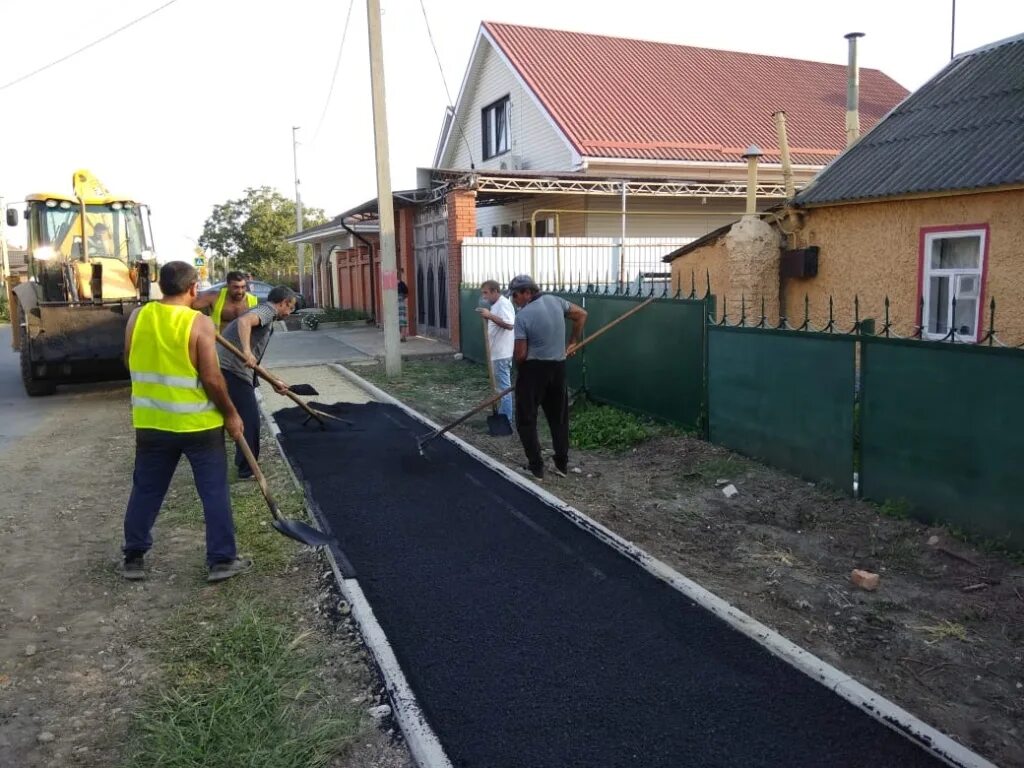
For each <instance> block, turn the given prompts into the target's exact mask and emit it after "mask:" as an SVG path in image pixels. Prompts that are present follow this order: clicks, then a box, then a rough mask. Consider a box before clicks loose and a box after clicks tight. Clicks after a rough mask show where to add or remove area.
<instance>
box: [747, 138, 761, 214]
mask: <svg viewBox="0 0 1024 768" xmlns="http://www.w3.org/2000/svg"><path fill="white" fill-rule="evenodd" d="M762 154H764V153H763V152H761V148H760V147H759V146H757V144H751V145H750V146H749V147H747V151H746V152H744V153H743V159H744V160H746V161H747V210H746V214H747V215H748V216H750V215H752V214H754V213H757V160H758V158H760V157H761V155H762Z"/></svg>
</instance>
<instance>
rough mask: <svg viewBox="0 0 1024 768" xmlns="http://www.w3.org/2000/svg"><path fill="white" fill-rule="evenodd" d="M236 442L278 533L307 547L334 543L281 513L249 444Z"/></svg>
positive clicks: (329, 537) (243, 440)
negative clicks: (258, 487) (247, 463)
mask: <svg viewBox="0 0 1024 768" xmlns="http://www.w3.org/2000/svg"><path fill="white" fill-rule="evenodd" d="M235 442H236V443H237V444H238V450H240V451H241V452H242V455H244V456H245V460H246V461H247V462H249V469H251V470H252V474H253V476H254V477H255V478H256V482H257V483H258V484H259V486H260V492H261V493H262V494H263V498H264V499H266V502H267V506H268V507H269V508H270V514H271V515H273V517H274V520H273V522H272V523H271V525H273V526H274V528H276V529H277V530H278V532H279V533H282V534H284V535H285V536H287V537H288V538H290V539H295V541H297V542H299V543H300V544H305V545H306V546H307V547H329V546H330V545H331V544H333V543H334V537H332V536H328V535H327V534H326V533H324V532H323V531H318V530H317V529H316V528H314V527H313V526H311V525H308V524H307V523H303V522H301V521H300V520H289V519H288V518H286V517H284V516H282V515H281V509H280V508H279V507H278V506H277V502H276V501H274V497H273V496H271V495H270V489H269V488H268V487H267V478H265V477H264V476H263V472H262V471H260V465H259V464H258V463H256V457H255V456H253V455H252V450H251V449H250V448H249V444H248V443H246V442H245V438H242V439H241V440H236V441H235Z"/></svg>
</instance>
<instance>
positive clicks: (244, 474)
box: [238, 467, 253, 480]
mask: <svg viewBox="0 0 1024 768" xmlns="http://www.w3.org/2000/svg"><path fill="white" fill-rule="evenodd" d="M252 478H253V474H252V470H251V469H249V468H248V467H239V468H238V479H239V480H252Z"/></svg>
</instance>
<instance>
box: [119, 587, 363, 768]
mask: <svg viewBox="0 0 1024 768" xmlns="http://www.w3.org/2000/svg"><path fill="white" fill-rule="evenodd" d="M225 586H227V585H225ZM252 589H253V587H252V586H251V585H250V586H246V585H245V584H244V582H243V583H240V584H239V585H231V586H230V587H229V589H225V590H223V591H222V592H221V593H220V594H222V595H223V598H222V599H220V600H215V601H206V602H201V601H193V603H192V604H190V605H188V606H186V607H185V608H183V609H181V610H179V611H178V613H177V614H175V615H174V616H173V617H171V618H170V619H168V621H167V622H166V624H165V625H164V627H163V628H162V630H161V631H160V633H159V635H158V638H157V640H156V644H157V650H158V652H159V656H160V658H161V659H162V660H163V669H162V674H161V678H162V683H161V684H160V685H158V686H155V687H153V688H152V689H151V690H150V691H149V692H148V694H147V695H146V697H145V701H144V704H143V706H142V709H141V711H139V712H138V714H137V715H136V717H135V719H134V721H133V737H132V740H131V743H130V747H129V749H128V750H127V756H126V759H125V761H124V764H125V765H126V766H132V768H150V767H152V768H235V767H236V766H261V768H316V767H317V766H324V765H327V764H328V762H329V761H330V760H331V759H332V757H334V756H335V755H336V754H337V753H338V752H339V751H340V750H342V749H343V748H344V747H345V746H346V745H347V744H349V743H350V742H352V741H353V740H354V739H355V738H356V737H357V736H358V735H359V733H360V731H361V728H362V723H361V718H362V715H361V712H360V710H359V709H357V708H355V707H354V706H353V705H350V704H347V703H345V704H342V703H341V702H338V701H335V700H332V699H330V698H329V693H330V692H329V691H328V690H325V686H324V684H323V683H322V682H321V681H319V679H318V678H317V676H316V670H317V666H318V663H319V661H320V660H319V657H318V654H317V653H316V652H315V651H314V650H312V649H311V648H310V647H308V643H307V641H308V634H307V633H303V632H297V631H296V630H295V628H294V627H293V626H292V625H291V623H290V622H289V621H288V620H287V619H286V618H285V614H286V610H287V608H288V607H289V606H288V605H287V604H276V605H275V604H273V602H272V603H271V604H267V603H265V602H261V601H259V600H256V599H254V598H253V597H252V596H251V595H250V594H247V591H251V590H252Z"/></svg>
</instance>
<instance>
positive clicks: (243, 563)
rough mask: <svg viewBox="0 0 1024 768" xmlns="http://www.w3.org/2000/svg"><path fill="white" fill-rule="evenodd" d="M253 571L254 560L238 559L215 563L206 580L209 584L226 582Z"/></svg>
mask: <svg viewBox="0 0 1024 768" xmlns="http://www.w3.org/2000/svg"><path fill="white" fill-rule="evenodd" d="M250 570H252V560H250V559H249V558H248V557H236V558H235V559H234V560H228V561H227V562H226V563H214V564H213V565H211V566H210V573H209V575H207V577H206V580H207V581H209V582H211V583H212V582H217V581H224V580H225V579H230V578H231V577H232V576H237V575H238V574H240V573H245V572H246V571H250Z"/></svg>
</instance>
